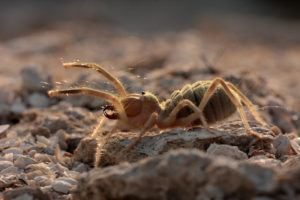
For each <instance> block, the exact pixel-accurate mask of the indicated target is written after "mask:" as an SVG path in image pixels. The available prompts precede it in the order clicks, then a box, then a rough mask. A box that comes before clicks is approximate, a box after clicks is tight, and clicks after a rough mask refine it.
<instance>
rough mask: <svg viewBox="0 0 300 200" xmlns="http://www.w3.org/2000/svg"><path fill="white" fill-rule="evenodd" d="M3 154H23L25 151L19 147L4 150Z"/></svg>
mask: <svg viewBox="0 0 300 200" xmlns="http://www.w3.org/2000/svg"><path fill="white" fill-rule="evenodd" d="M3 153H5V154H7V153H12V154H23V150H22V149H20V148H17V147H11V148H8V149H5V150H3Z"/></svg>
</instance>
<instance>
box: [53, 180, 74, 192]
mask: <svg viewBox="0 0 300 200" xmlns="http://www.w3.org/2000/svg"><path fill="white" fill-rule="evenodd" d="M52 188H53V190H54V191H56V192H60V193H64V194H67V193H68V192H69V191H70V189H71V188H72V185H71V184H70V183H68V182H66V181H62V180H55V181H54V182H53V184H52Z"/></svg>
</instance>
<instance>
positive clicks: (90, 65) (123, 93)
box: [63, 62, 127, 96]
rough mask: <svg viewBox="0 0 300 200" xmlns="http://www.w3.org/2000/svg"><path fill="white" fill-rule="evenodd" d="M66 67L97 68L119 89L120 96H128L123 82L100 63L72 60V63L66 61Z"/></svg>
mask: <svg viewBox="0 0 300 200" xmlns="http://www.w3.org/2000/svg"><path fill="white" fill-rule="evenodd" d="M63 66H64V67H66V68H69V67H80V68H89V69H93V70H96V71H97V72H99V73H100V74H102V75H103V76H104V77H105V78H107V79H108V80H109V81H110V82H112V84H113V85H114V87H115V88H116V89H117V91H118V93H119V94H120V96H126V95H127V93H126V90H125V88H124V86H123V84H122V83H121V82H120V81H119V80H118V79H117V78H116V77H114V76H113V75H112V74H111V73H109V72H108V71H106V70H105V69H104V68H102V67H101V66H100V65H98V64H95V63H78V62H71V63H64V64H63Z"/></svg>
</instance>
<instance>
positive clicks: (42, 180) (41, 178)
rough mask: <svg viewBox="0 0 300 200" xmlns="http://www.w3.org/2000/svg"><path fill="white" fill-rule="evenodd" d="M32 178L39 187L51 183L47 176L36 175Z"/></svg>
mask: <svg viewBox="0 0 300 200" xmlns="http://www.w3.org/2000/svg"><path fill="white" fill-rule="evenodd" d="M33 180H34V181H35V182H37V184H38V185H39V186H41V187H44V186H48V185H50V184H51V183H52V182H51V179H49V178H48V177H47V176H36V177H34V179H33Z"/></svg>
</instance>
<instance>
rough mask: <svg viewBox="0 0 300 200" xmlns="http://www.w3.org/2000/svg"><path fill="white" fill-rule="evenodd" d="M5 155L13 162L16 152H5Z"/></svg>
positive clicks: (6, 158) (5, 157)
mask: <svg viewBox="0 0 300 200" xmlns="http://www.w3.org/2000/svg"><path fill="white" fill-rule="evenodd" d="M3 157H4V159H5V160H8V161H11V162H13V161H14V154H13V153H8V154H5V155H4V156H3Z"/></svg>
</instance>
